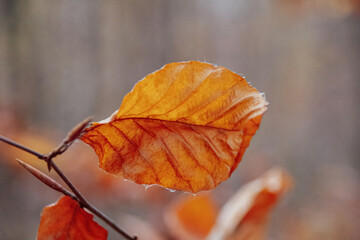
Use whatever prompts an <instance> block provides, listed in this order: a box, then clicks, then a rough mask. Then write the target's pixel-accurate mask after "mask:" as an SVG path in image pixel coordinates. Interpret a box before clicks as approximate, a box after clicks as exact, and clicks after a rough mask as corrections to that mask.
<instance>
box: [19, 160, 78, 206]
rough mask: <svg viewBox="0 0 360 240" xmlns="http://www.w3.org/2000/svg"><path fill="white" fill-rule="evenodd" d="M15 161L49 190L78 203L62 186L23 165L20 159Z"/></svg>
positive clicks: (30, 167) (73, 195)
mask: <svg viewBox="0 0 360 240" xmlns="http://www.w3.org/2000/svg"><path fill="white" fill-rule="evenodd" d="M16 161H17V162H18V163H19V164H20V165H21V166H22V167H24V168H25V169H26V170H27V171H29V172H30V173H31V174H32V175H33V176H34V177H36V178H37V179H39V180H40V181H41V182H43V183H45V184H46V185H47V186H49V187H50V188H52V189H54V190H55V191H58V192H60V193H62V194H64V195H66V196H69V197H71V198H72V199H74V200H76V201H79V199H78V198H77V197H76V196H75V194H73V193H71V192H69V191H68V190H66V189H65V188H64V187H63V186H61V184H60V183H58V182H57V181H55V180H54V179H52V178H51V177H49V176H48V175H46V174H45V173H43V172H41V171H39V170H38V169H36V168H34V167H33V166H31V165H30V164H27V163H25V162H24V161H21V160H20V159H16Z"/></svg>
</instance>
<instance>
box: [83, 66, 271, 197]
mask: <svg viewBox="0 0 360 240" xmlns="http://www.w3.org/2000/svg"><path fill="white" fill-rule="evenodd" d="M266 105H267V102H266V101H265V99H264V98H263V96H262V95H261V94H260V93H259V92H258V91H257V90H256V89H255V88H253V87H251V86H250V85H249V84H248V83H247V82H246V80H245V79H244V78H242V77H241V76H239V75H237V74H235V73H233V72H231V71H230V70H228V69H226V68H223V67H214V66H213V65H211V64H208V63H201V62H196V61H191V62H180V63H171V64H168V65H165V66H164V67H163V68H162V69H160V70H158V71H156V72H154V73H152V74H149V75H148V76H146V77H145V78H144V79H143V80H142V81H140V82H138V83H137V84H136V85H135V87H134V89H133V90H132V91H131V92H130V93H129V94H127V95H126V96H125V98H124V100H123V103H122V104H121V106H120V108H119V110H118V111H116V112H115V113H114V114H113V115H112V116H111V117H109V118H108V119H106V120H104V121H101V122H99V123H93V124H92V126H91V127H89V128H87V129H86V130H85V133H84V134H83V135H82V137H81V139H82V140H83V141H84V142H85V143H88V144H89V145H90V146H92V147H93V148H94V150H95V152H96V153H97V155H98V157H99V159H100V167H101V168H103V169H104V170H105V171H107V172H109V173H112V174H116V175H119V176H121V177H123V178H125V179H128V180H131V181H134V182H136V183H139V184H147V185H151V184H157V185H160V186H163V187H166V188H171V189H177V190H184V191H190V192H193V193H196V192H199V191H201V190H208V189H212V188H215V187H216V186H217V185H218V184H220V183H221V182H223V181H225V180H226V179H228V178H229V177H230V175H231V174H232V172H233V171H234V170H235V169H236V167H237V165H238V164H239V162H240V161H241V158H242V156H243V154H244V152H245V149H246V148H247V147H248V146H249V143H250V140H251V138H252V136H253V135H254V134H255V132H256V130H257V129H258V127H259V125H260V122H261V118H262V115H263V114H264V112H265V111H266Z"/></svg>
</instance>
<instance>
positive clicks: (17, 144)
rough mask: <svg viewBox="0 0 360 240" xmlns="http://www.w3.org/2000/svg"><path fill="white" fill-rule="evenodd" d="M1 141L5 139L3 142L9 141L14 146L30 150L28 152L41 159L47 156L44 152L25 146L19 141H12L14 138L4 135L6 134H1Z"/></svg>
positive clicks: (26, 150)
mask: <svg viewBox="0 0 360 240" xmlns="http://www.w3.org/2000/svg"><path fill="white" fill-rule="evenodd" d="M0 141H3V142H5V143H7V144H10V145H12V146H14V147H16V148H19V149H21V150H23V151H25V152H28V153H30V154H32V155H34V156H36V157H37V158H39V159H41V160H45V159H46V156H45V155H44V154H41V153H38V152H35V151H34V150H31V149H29V148H27V147H25V146H22V145H20V144H19V143H16V142H14V141H12V140H10V139H8V138H6V137H4V136H1V135H0Z"/></svg>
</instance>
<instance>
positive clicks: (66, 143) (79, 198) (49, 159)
mask: <svg viewBox="0 0 360 240" xmlns="http://www.w3.org/2000/svg"><path fill="white" fill-rule="evenodd" d="M89 122H90V118H87V119H85V120H84V121H82V122H81V123H79V124H78V125H77V126H75V127H74V128H73V129H72V130H71V131H70V132H69V134H68V135H67V137H66V138H65V139H64V140H63V141H62V143H61V144H60V145H59V146H58V147H56V148H55V150H54V151H52V152H51V153H49V154H41V153H38V152H35V151H33V150H31V149H29V148H27V147H25V146H22V145H20V144H19V143H16V142H14V141H12V140H10V139H8V138H5V137H3V136H1V135H0V141H3V142H5V143H7V144H10V145H12V146H14V147H16V148H19V149H21V150H23V151H25V152H28V153H30V154H32V155H34V156H36V157H37V158H39V159H41V160H44V161H46V162H47V164H48V170H49V171H50V169H51V168H53V169H54V170H55V172H56V173H57V174H58V175H59V176H60V178H61V179H62V180H63V181H64V182H65V183H66V185H67V186H68V187H69V188H70V189H71V191H72V192H73V193H74V194H75V197H76V199H75V200H77V201H78V202H79V204H80V205H81V206H82V207H85V208H87V209H88V210H89V211H90V212H92V213H94V214H95V215H96V216H98V217H99V218H101V219H102V220H103V221H104V222H105V223H106V224H108V225H109V226H110V227H111V228H113V229H114V230H115V231H116V232H118V233H119V234H121V235H122V236H123V237H125V238H126V239H128V240H136V239H137V237H136V236H134V237H131V236H130V235H129V234H127V233H126V232H125V231H124V230H122V229H121V228H120V227H119V226H117V225H116V223H115V222H114V221H113V220H111V219H110V218H109V217H107V216H106V215H105V214H104V213H102V212H101V211H100V210H98V209H97V208H96V207H95V206H93V205H92V204H90V203H89V202H88V201H87V200H86V199H85V197H84V196H83V195H82V194H81V193H80V192H79V190H78V189H77V188H76V187H75V186H74V185H73V184H72V182H71V181H70V180H69V179H68V178H67V177H66V176H65V175H64V173H63V172H62V171H61V170H60V169H59V168H58V166H57V165H56V164H55V163H54V162H53V160H52V159H53V158H54V157H56V156H58V155H60V154H62V153H63V152H65V151H66V150H67V149H68V147H69V146H70V145H71V144H72V143H73V142H74V140H75V139H77V138H78V137H79V136H80V135H81V133H82V130H83V129H84V128H85V127H86V125H87V124H88V123H89ZM19 163H20V162H19ZM20 164H21V163H20ZM22 165H23V164H22ZM23 167H25V165H23ZM25 168H26V167H25ZM26 169H27V170H29V168H26ZM31 173H32V172H31ZM36 177H37V176H36ZM39 179H40V178H39ZM40 180H41V179H40ZM45 184H46V185H48V184H47V183H45ZM48 186H49V185H48ZM60 186H61V185H60ZM50 187H51V186H50ZM64 194H65V193H64ZM70 194H71V193H70ZM65 195H66V194H65ZM70 197H71V196H70Z"/></svg>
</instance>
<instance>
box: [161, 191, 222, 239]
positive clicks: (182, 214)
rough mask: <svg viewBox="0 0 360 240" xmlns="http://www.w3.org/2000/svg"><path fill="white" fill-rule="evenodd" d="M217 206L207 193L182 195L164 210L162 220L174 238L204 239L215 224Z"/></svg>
mask: <svg viewBox="0 0 360 240" xmlns="http://www.w3.org/2000/svg"><path fill="white" fill-rule="evenodd" d="M217 214H218V207H217V206H216V204H215V203H214V202H213V200H212V198H211V197H210V196H209V195H196V196H188V197H182V198H181V199H180V200H177V201H176V202H175V203H173V204H171V205H170V207H169V208H168V209H167V211H165V214H164V220H165V223H166V225H167V226H168V228H169V229H170V231H171V233H172V235H173V237H174V238H175V239H187V240H198V239H204V238H205V237H206V236H207V235H208V233H209V232H210V230H211V228H212V227H213V225H214V224H215V220H216V216H217Z"/></svg>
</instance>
